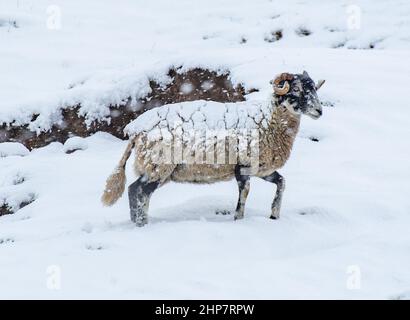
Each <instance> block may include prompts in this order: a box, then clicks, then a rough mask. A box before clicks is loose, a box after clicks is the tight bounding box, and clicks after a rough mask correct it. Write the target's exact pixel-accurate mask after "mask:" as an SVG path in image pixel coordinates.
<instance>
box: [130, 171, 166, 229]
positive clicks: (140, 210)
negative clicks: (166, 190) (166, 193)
mask: <svg viewBox="0 0 410 320" xmlns="http://www.w3.org/2000/svg"><path fill="white" fill-rule="evenodd" d="M158 186H159V182H157V181H154V182H147V181H146V179H145V178H143V177H140V178H138V179H137V180H136V181H135V182H134V183H132V184H131V185H130V186H129V187H128V200H129V203H130V215H131V221H133V222H135V223H136V225H137V226H139V227H141V226H143V225H145V224H147V223H148V207H149V199H150V197H151V195H152V193H153V192H154V191H155V190H156V189H157V188H158Z"/></svg>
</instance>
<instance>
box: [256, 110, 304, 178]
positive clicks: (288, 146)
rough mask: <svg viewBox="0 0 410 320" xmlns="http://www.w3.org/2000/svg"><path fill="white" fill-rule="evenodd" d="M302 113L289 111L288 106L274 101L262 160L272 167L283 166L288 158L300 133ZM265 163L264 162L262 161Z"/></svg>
mask: <svg viewBox="0 0 410 320" xmlns="http://www.w3.org/2000/svg"><path fill="white" fill-rule="evenodd" d="M299 125H300V115H296V114H293V113H291V112H289V111H288V110H287V109H286V108H284V107H282V106H279V105H278V104H277V103H274V107H273V111H272V117H271V120H270V123H269V126H268V132H267V134H266V135H264V136H265V137H266V141H263V142H262V141H261V142H262V145H263V146H264V147H265V148H263V147H262V149H265V150H262V149H261V152H262V154H261V160H262V162H265V166H266V167H270V168H271V169H274V170H276V169H278V168H281V167H282V166H283V165H284V164H285V163H286V161H287V160H288V158H289V156H290V153H291V151H292V146H293V142H294V141H295V137H296V135H297V133H298V130H299ZM262 165H263V163H262Z"/></svg>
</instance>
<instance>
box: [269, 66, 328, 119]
mask: <svg viewBox="0 0 410 320" xmlns="http://www.w3.org/2000/svg"><path fill="white" fill-rule="evenodd" d="M288 78H289V80H281V81H280V82H277V87H278V88H279V89H275V93H276V94H275V95H276V99H277V102H278V104H279V105H280V106H283V107H285V108H286V109H288V110H289V111H290V112H292V113H294V114H305V115H308V116H309V117H311V118H313V119H318V118H320V116H321V115H322V105H321V104H320V101H319V98H318V96H317V93H316V91H317V90H318V89H319V88H320V86H321V85H322V84H323V82H324V81H319V83H318V85H315V83H314V82H313V80H312V79H311V78H310V76H309V75H308V73H307V72H306V71H304V72H303V73H302V74H294V75H288ZM286 82H288V85H289V90H288V91H287V90H286V89H287V85H286ZM283 88H284V89H283ZM281 89H282V92H280V90H281ZM283 91H284V92H286V91H287V92H286V93H283ZM278 92H279V93H280V94H278Z"/></svg>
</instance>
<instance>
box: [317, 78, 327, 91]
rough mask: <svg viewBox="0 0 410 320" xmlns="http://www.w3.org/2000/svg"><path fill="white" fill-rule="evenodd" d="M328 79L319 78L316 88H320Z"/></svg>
mask: <svg viewBox="0 0 410 320" xmlns="http://www.w3.org/2000/svg"><path fill="white" fill-rule="evenodd" d="M325 81H326V80H319V81H318V82H317V84H316V90H319V89H320V87H321V86H323V84H324V83H325Z"/></svg>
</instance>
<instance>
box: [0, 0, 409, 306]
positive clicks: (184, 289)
mask: <svg viewBox="0 0 410 320" xmlns="http://www.w3.org/2000/svg"><path fill="white" fill-rule="evenodd" d="M118 3H119V2H118V1H104V2H101V1H96V0H89V1H87V2H84V1H81V2H80V1H79V0H71V1H58V0H57V1H54V2H53V4H55V5H57V6H59V7H60V8H61V17H62V21H61V28H60V29H58V30H53V29H47V27H46V25H47V18H48V17H47V7H48V5H49V1H46V0H36V1H34V0H19V1H17V0H5V1H1V2H0V70H2V75H3V77H2V78H1V79H0V87H1V91H0V122H3V121H6V122H11V121H13V120H14V121H15V124H18V123H26V122H29V120H30V119H31V115H32V113H33V112H34V113H40V116H39V117H38V118H37V119H36V121H34V122H33V123H31V124H30V128H32V129H33V130H38V131H41V130H46V129H47V128H49V126H50V125H51V123H53V122H55V121H59V119H60V114H59V109H60V108H61V107H64V106H67V105H75V104H77V103H80V102H81V104H82V109H81V112H82V113H83V114H84V115H86V116H87V119H89V121H92V119H103V118H104V117H107V116H108V115H109V113H108V112H109V110H108V109H107V104H111V103H120V102H121V101H122V99H124V98H126V97H128V96H129V95H132V96H135V97H142V96H144V95H146V94H147V93H148V92H149V91H148V90H149V87H148V83H149V82H148V81H149V79H150V78H154V79H156V80H158V82H160V83H163V84H165V83H167V82H168V81H170V79H169V78H168V77H167V76H166V74H167V70H168V68H169V67H170V66H182V68H181V72H183V71H184V70H187V69H189V68H192V67H207V68H210V69H212V70H218V71H219V72H223V71H227V70H229V71H230V72H231V79H232V81H233V82H234V83H244V84H245V86H246V87H247V88H258V89H260V91H259V92H255V93H252V94H250V95H249V97H248V100H249V101H247V103H248V102H250V103H252V102H254V101H255V102H256V101H260V100H263V99H265V98H266V96H267V95H268V94H269V93H270V91H271V87H270V85H269V80H271V79H272V78H273V77H274V76H275V75H276V74H278V73H279V72H282V71H287V72H296V73H300V72H302V71H303V70H307V71H308V72H309V74H310V75H311V77H312V78H313V79H314V80H318V79H320V78H323V79H326V84H325V85H324V86H323V87H322V88H321V89H320V91H319V98H320V99H321V100H322V101H323V102H325V104H326V105H328V106H327V107H324V110H323V116H322V117H321V118H320V119H319V120H317V121H314V120H312V119H309V118H307V117H303V118H302V123H301V129H300V134H299V135H298V137H297V139H296V141H295V145H294V149H293V152H292V155H291V158H290V160H289V162H288V163H287V164H286V166H285V167H284V168H283V169H282V170H281V171H280V173H281V174H282V175H283V176H284V177H285V178H286V185H287V189H286V191H285V193H284V198H283V207H282V212H281V219H279V220H277V221H273V220H269V219H268V216H269V213H270V203H271V201H272V199H273V194H274V191H275V188H274V186H273V185H272V184H269V183H268V182H265V181H262V180H260V179H256V178H255V179H252V180H251V191H250V195H249V198H248V203H247V206H246V209H245V218H244V220H242V221H233V215H232V214H231V215H216V214H215V212H216V211H223V210H229V211H230V212H233V210H234V208H235V205H236V200H237V199H236V197H237V186H236V183H235V182H234V181H230V182H224V183H218V184H213V185H189V184H173V183H172V184H171V183H170V184H167V185H165V186H164V187H162V188H160V189H159V190H158V191H156V192H155V193H154V195H153V197H152V201H151V204H150V210H149V217H150V220H149V224H148V225H147V226H146V227H143V228H137V227H135V226H134V225H133V224H132V223H131V222H130V220H129V214H128V203H127V197H126V195H125V196H124V197H123V198H121V199H120V200H119V202H118V203H117V204H116V205H115V206H113V207H110V208H104V207H103V206H102V204H101V203H100V200H99V199H100V196H101V193H102V190H103V188H104V183H105V179H106V178H107V176H108V175H109V174H110V173H111V171H112V169H113V168H114V167H115V165H116V164H117V163H118V161H119V159H120V157H121V154H122V153H123V151H124V150H125V147H126V144H127V142H126V141H121V140H119V139H117V138H115V137H113V136H111V135H109V134H106V133H97V134H95V135H93V136H91V137H88V138H85V140H84V141H85V142H86V143H87V145H88V148H86V149H85V150H83V151H82V152H74V153H72V154H66V153H64V146H63V145H62V144H61V143H51V144H49V145H48V146H46V147H44V148H40V149H36V150H33V151H31V152H30V153H27V152H26V151H23V152H24V153H25V156H24V157H21V156H16V155H17V153H18V152H22V151H21V150H23V149H22V148H21V146H20V147H17V145H13V147H10V148H11V149H9V150H11V151H8V152H10V153H7V155H8V156H7V157H0V208H1V206H2V205H3V204H8V205H9V206H11V207H13V208H14V209H18V207H19V205H20V204H21V203H24V202H30V201H33V200H34V202H32V203H31V204H29V205H27V206H25V207H24V208H21V209H20V210H18V211H17V212H16V213H15V214H12V215H5V216H1V217H0V298H1V299H4V298H37V299H38V298H52V299H67V298H80V299H85V298H115V299H119V298H137V299H138V298H140V299H148V298H157V299H159V298H170V299H183V298H185V299H187V298H189V299H192V298H225V299H235V298H238V299H244V298H253V299H270V298H282V299H288V298H311V299H320V298H330V299H334V298H343V299H362V298H371V299H408V298H409V292H410V273H409V270H408V266H409V265H410V255H409V254H408V253H409V250H410V233H409V232H408V226H409V225H410V214H409V213H410V200H409V197H408V193H407V192H406V190H407V189H408V181H409V180H410V165H409V161H408V158H409V154H408V153H409V150H410V141H409V139H408V138H407V137H408V136H409V134H410V123H409V122H410V120H409V119H410V111H409V108H408V105H407V100H406V92H407V90H408V85H409V83H410V60H409V58H408V57H409V49H410V38H409V34H410V23H409V21H410V19H409V17H410V3H408V2H407V1H399V0H397V1H369V0H362V1H355V5H357V6H358V7H359V8H361V12H362V19H361V27H360V29H358V30H356V29H352V30H350V29H348V28H347V25H346V21H347V17H348V13H347V11H348V10H351V9H352V7H349V5H351V2H350V1H342V0H340V1H332V2H328V3H326V4H325V3H323V1H318V0H317V1H313V0H312V1H309V2H307V1H306V2H305V1H287V2H286V3H284V2H283V1H267V0H266V1H265V0H258V1H252V2H245V1H240V2H238V1H233V0H227V1H224V2H220V1H216V0H215V1H207V2H204V3H196V2H195V3H194V2H192V1H185V0H184V1H182V0H181V1H178V2H177V3H175V2H173V3H171V2H169V1H165V0H156V1H151V2H149V3H148V2H142V1H140V2H135V1H131V0H121V1H120V3H121V5H119V4H118ZM323 12H326V15H324V14H323ZM386 17H389V18H386ZM10 21H16V25H17V27H15V26H14V23H10ZM301 27H303V28H306V29H307V30H310V31H311V32H312V33H311V35H308V36H303V37H301V36H299V35H297V33H296V30H298V29H299V28H301ZM278 29H281V30H282V33H283V37H282V38H281V39H280V40H277V41H274V42H266V41H264V38H265V37H266V36H268V35H269V34H271V32H275V31H276V30H278ZM243 38H245V39H246V42H245V43H243V41H242V39H243ZM371 43H374V47H375V48H374V50H364V49H361V48H367V47H369V45H370V44H371ZM341 44H343V46H340V45H341ZM333 47H338V48H333ZM349 48H356V49H357V50H350V49H349ZM4 75H6V76H4ZM207 85H209V84H204V86H207ZM185 89H187V88H185ZM188 89H189V88H188ZM331 105H333V107H332V106H331ZM310 137H316V138H318V139H319V141H318V142H314V141H311V140H310V139H309V138H310ZM4 146H6V145H4ZM4 146H3V147H2V148H6V149H7V148H9V147H4ZM17 148H19V149H20V151H19V149H17ZM83 149H84V148H83ZM2 150H3V149H2ZM16 151H18V152H16ZM130 164H131V163H129V165H128V167H127V177H128V183H130V182H132V181H133V180H134V179H135V176H134V173H133V170H132V166H131V165H130ZM56 279H57V280H58V281H57V280H56ZM53 280H56V281H53Z"/></svg>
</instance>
